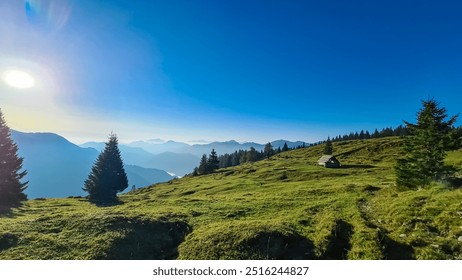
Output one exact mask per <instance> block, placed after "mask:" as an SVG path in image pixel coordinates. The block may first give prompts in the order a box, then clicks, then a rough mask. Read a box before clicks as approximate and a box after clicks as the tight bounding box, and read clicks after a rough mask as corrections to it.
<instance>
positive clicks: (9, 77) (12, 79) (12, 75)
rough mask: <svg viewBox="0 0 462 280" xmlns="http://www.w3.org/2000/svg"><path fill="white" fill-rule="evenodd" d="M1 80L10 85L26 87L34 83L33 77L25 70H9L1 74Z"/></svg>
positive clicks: (20, 87)
mask: <svg viewBox="0 0 462 280" xmlns="http://www.w3.org/2000/svg"><path fill="white" fill-rule="evenodd" d="M2 78H3V81H5V83H6V84H7V85H9V86H11V87H14V88H19V89H26V88H31V87H33V86H34V85H35V80H34V78H33V77H32V76H31V75H30V74H29V73H27V72H25V71H19V70H10V71H7V72H5V73H4V74H3V75H2Z"/></svg>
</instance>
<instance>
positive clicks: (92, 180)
mask: <svg viewBox="0 0 462 280" xmlns="http://www.w3.org/2000/svg"><path fill="white" fill-rule="evenodd" d="M127 187H128V179H127V174H126V173H125V170H124V166H123V162H122V157H121V155H120V151H119V148H118V140H117V136H116V135H115V134H112V133H111V134H110V135H109V141H108V142H107V143H106V146H105V147H104V150H103V151H102V152H101V153H100V154H99V156H98V158H97V160H96V162H95V164H94V165H93V167H92V169H91V172H90V174H89V175H88V179H87V180H86V181H85V184H84V187H83V190H84V191H86V192H88V199H89V200H90V201H92V202H94V203H97V204H111V203H114V202H116V201H117V193H119V192H122V191H123V190H125V189H126V188H127Z"/></svg>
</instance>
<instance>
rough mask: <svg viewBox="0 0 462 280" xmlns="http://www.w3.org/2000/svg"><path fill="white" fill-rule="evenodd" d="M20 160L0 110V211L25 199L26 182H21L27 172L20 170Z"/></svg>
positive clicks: (15, 205)
mask: <svg viewBox="0 0 462 280" xmlns="http://www.w3.org/2000/svg"><path fill="white" fill-rule="evenodd" d="M22 162H23V158H21V157H18V146H17V145H16V143H14V142H13V140H12V139H11V133H10V128H9V127H8V126H7V124H6V121H5V119H4V118H3V114H2V111H1V110H0V213H2V212H8V211H9V210H10V209H11V208H12V207H18V206H20V205H21V202H22V201H25V200H27V196H26V195H25V194H24V190H25V189H26V188H27V182H25V183H22V182H21V179H22V178H24V176H26V174H27V172H26V171H25V170H23V171H21V169H22Z"/></svg>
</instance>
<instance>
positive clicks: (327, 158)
mask: <svg viewBox="0 0 462 280" xmlns="http://www.w3.org/2000/svg"><path fill="white" fill-rule="evenodd" d="M331 160H332V161H338V160H337V159H336V158H335V157H334V156H332V155H324V156H322V157H321V158H320V159H319V160H318V163H319V164H321V163H327V162H329V161H331Z"/></svg>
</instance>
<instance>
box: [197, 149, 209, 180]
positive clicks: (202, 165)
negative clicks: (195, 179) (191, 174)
mask: <svg viewBox="0 0 462 280" xmlns="http://www.w3.org/2000/svg"><path fill="white" fill-rule="evenodd" d="M207 165H208V164H207V155H206V154H203V155H202V158H201V161H200V163H199V168H198V169H197V171H198V173H199V174H200V175H204V174H207V171H208V167H207Z"/></svg>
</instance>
